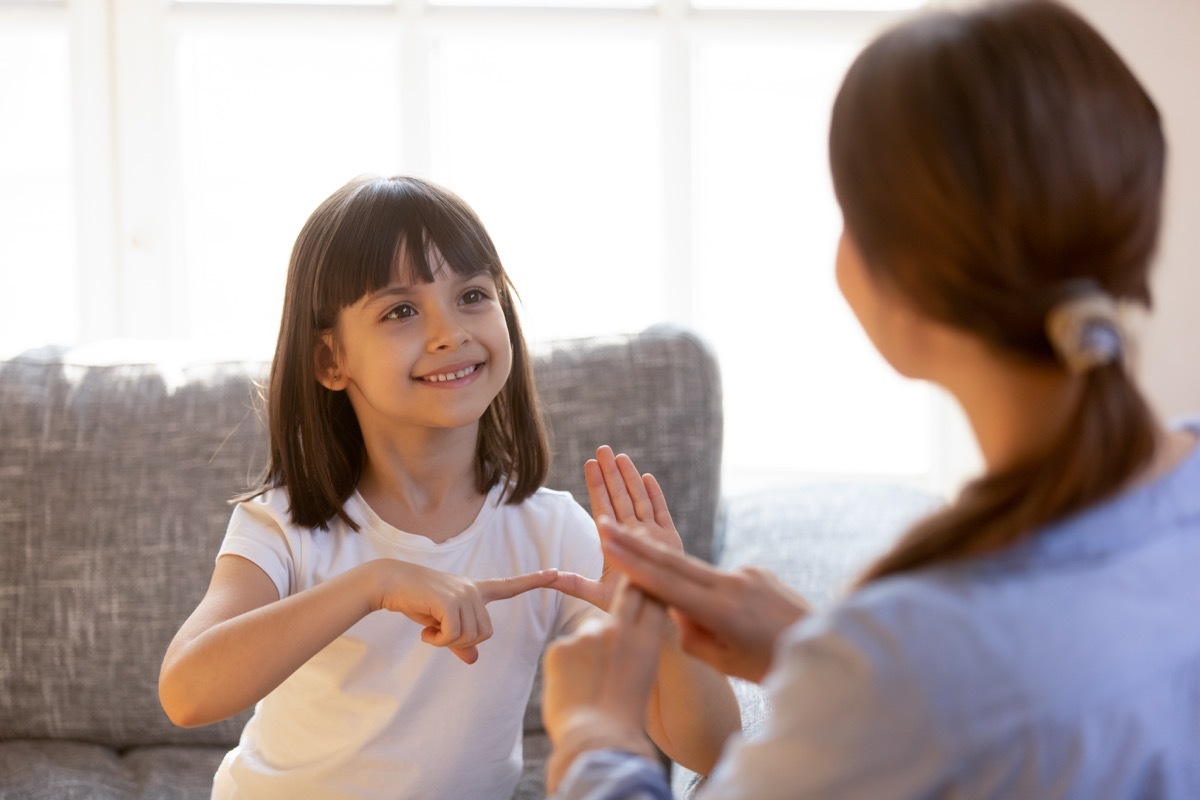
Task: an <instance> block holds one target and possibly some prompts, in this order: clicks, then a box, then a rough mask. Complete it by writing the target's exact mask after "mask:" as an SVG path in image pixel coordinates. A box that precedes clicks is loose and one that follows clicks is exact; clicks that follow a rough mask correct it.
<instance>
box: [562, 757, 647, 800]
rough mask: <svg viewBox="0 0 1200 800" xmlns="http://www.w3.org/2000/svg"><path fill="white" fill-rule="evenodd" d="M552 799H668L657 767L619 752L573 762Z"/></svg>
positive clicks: (641, 758)
mask: <svg viewBox="0 0 1200 800" xmlns="http://www.w3.org/2000/svg"><path fill="white" fill-rule="evenodd" d="M552 800H671V789H670V787H669V786H668V785H667V779H666V775H664V774H663V769H662V767H661V766H660V765H658V764H654V763H652V762H650V761H647V760H646V759H645V758H643V757H641V756H637V755H633V754H632V753H624V752H621V751H619V750H593V751H591V752H589V753H584V754H583V755H581V756H579V758H577V759H575V763H573V764H572V765H571V767H570V769H568V770H567V774H566V775H565V776H564V777H563V781H562V785H561V786H559V787H558V792H556V793H555V795H554V797H553V798H552Z"/></svg>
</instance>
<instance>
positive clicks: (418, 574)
mask: <svg viewBox="0 0 1200 800" xmlns="http://www.w3.org/2000/svg"><path fill="white" fill-rule="evenodd" d="M555 574H556V573H555V572H554V570H544V571H542V572H535V573H531V574H528V575H519V576H516V577H513V578H499V579H488V580H478V581H476V580H471V579H469V578H464V577H461V576H457V575H449V574H446V573H442V572H437V571H436V570H431V569H426V568H425V567H421V566H418V565H416V564H409V563H407V562H404V561H398V560H395V559H379V560H376V561H370V562H367V563H365V564H361V565H359V566H357V567H354V568H353V569H350V570H347V571H346V572H344V573H342V574H341V575H338V576H337V577H335V578H332V579H330V580H328V581H325V582H324V583H321V584H319V585H317V586H314V587H312V588H310V589H306V590H304V591H302V592H299V593H297V594H295V595H292V596H290V597H286V598H283V599H280V598H279V593H278V590H277V589H276V588H275V584H274V583H273V582H272V581H271V579H270V578H269V577H267V575H266V573H265V572H263V571H262V570H261V569H260V568H259V567H258V566H256V565H255V564H254V563H252V562H251V561H249V560H247V559H244V558H242V557H240V556H235V555H225V556H222V557H220V558H218V559H217V564H216V567H215V569H214V570H213V577H212V581H211V583H210V584H209V587H208V591H207V592H206V593H205V595H204V599H203V600H201V601H200V605H199V606H197V608H196V610H195V611H194V612H192V615H191V616H190V617H188V619H187V621H186V622H185V623H184V624H183V627H182V628H180V630H179V633H177V634H176V635H175V639H174V640H173V641H172V642H171V645H170V647H168V648H167V653H166V656H165V657H164V658H163V664H162V669H161V671H160V673H159V682H158V693H159V700H160V702H161V703H162V706H163V709H164V710H165V711H166V712H167V716H168V717H170V719H171V721H172V722H174V723H175V724H176V725H181V726H184V727H194V726H197V725H207V724H210V723H213V722H218V721H220V720H222V719H226V718H227V717H231V716H233V715H234V714H237V713H239V712H241V711H243V710H245V709H247V708H249V707H250V706H252V705H254V703H256V702H258V701H259V700H261V699H262V698H263V697H265V696H266V695H267V694H268V693H269V692H271V690H273V689H274V688H275V687H276V686H278V685H279V684H281V683H282V682H283V681H284V680H286V679H287V678H288V676H290V675H291V674H292V673H293V672H295V671H296V670H297V669H298V668H299V667H300V666H301V665H303V664H304V663H305V662H306V661H308V660H309V659H310V658H312V657H313V656H314V655H316V654H317V653H318V652H320V651H321V650H322V649H323V648H324V647H326V646H327V645H328V644H330V643H331V642H332V641H333V640H334V639H336V638H337V637H338V636H340V635H342V634H343V633H345V631H346V630H347V629H349V628H350V627H351V626H352V625H354V624H355V623H356V622H358V621H359V620H360V619H362V618H363V617H365V616H366V615H367V614H370V613H372V612H374V611H379V610H388V611H397V612H400V613H402V614H404V615H405V616H407V617H409V618H410V619H412V620H414V621H416V622H418V623H419V624H421V625H423V626H425V630H424V631H422V633H421V639H422V640H423V641H425V642H426V643H428V644H431V645H435V646H439V647H449V648H450V649H451V650H452V651H453V652H454V654H455V655H456V656H458V657H459V658H460V659H462V660H463V661H465V662H466V663H468V664H470V663H473V662H474V661H475V659H476V658H477V657H478V651H477V650H476V647H475V646H476V645H477V644H478V643H479V642H482V641H483V640H485V639H487V638H488V637H489V636H491V635H492V627H491V622H490V619H489V617H488V614H487V610H486V608H485V606H486V604H487V603H489V602H491V601H492V600H500V599H503V598H507V597H513V596H515V595H517V594H520V593H522V592H525V591H528V590H530V589H535V588H538V587H541V586H545V585H547V584H548V583H550V582H551V581H553V580H554V578H555Z"/></svg>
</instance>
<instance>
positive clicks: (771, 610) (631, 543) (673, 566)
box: [599, 520, 811, 683]
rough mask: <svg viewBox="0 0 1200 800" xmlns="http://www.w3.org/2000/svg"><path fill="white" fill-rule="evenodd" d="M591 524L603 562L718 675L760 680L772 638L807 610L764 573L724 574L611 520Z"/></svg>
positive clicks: (752, 569)
mask: <svg viewBox="0 0 1200 800" xmlns="http://www.w3.org/2000/svg"><path fill="white" fill-rule="evenodd" d="M599 527H600V535H601V541H602V544H603V546H604V554H605V564H606V565H609V564H611V565H612V567H613V568H614V569H617V570H619V571H620V572H621V573H622V574H623V575H625V576H627V577H628V579H629V581H630V583H632V584H633V585H635V586H637V587H638V588H640V589H642V590H643V591H645V592H646V593H647V594H648V595H650V596H651V597H655V598H658V599H659V600H661V601H662V602H664V603H666V604H667V605H668V606H669V607H670V612H671V616H672V617H673V618H674V620H675V622H676V624H677V625H678V626H679V633H680V646H681V647H682V648H683V650H684V651H685V652H687V653H690V654H692V655H693V656H695V657H697V658H699V659H701V660H702V661H705V662H706V663H708V664H709V665H710V666H712V667H715V668H716V669H718V670H720V671H721V672H723V673H725V674H726V675H734V676H737V677H739V678H745V679H746V680H750V681H753V682H755V683H758V682H759V681H761V680H762V679H763V677H764V676H765V675H766V674H767V672H768V670H770V668H771V659H772V657H773V655H774V651H775V641H776V640H777V639H778V638H779V635H780V634H781V633H783V631H784V630H786V629H787V628H788V627H790V626H791V625H792V624H793V623H795V622H796V621H797V620H799V619H800V618H802V617H804V616H806V615H807V614H808V613H809V612H810V610H811V609H810V608H809V605H808V603H807V602H805V600H804V598H803V597H801V596H800V595H798V594H797V593H796V592H794V591H792V589H790V588H789V587H787V586H786V585H784V583H783V582H782V581H780V580H779V578H777V577H776V576H775V575H774V574H773V573H772V572H770V571H769V570H766V569H762V568H761V567H743V568H741V569H739V570H736V571H733V572H727V571H724V570H720V569H717V568H716V567H713V566H711V565H710V564H707V563H705V562H704V561H701V560H700V559H698V558H695V557H693V556H689V555H687V554H686V553H684V552H682V551H680V550H678V549H676V548H672V547H669V546H667V545H664V544H661V543H659V542H656V541H653V540H651V538H650V537H649V536H647V535H645V534H644V533H643V532H641V531H639V530H637V529H631V528H629V527H628V526H624V525H620V524H618V523H616V522H614V521H612V520H601V522H600V524H599Z"/></svg>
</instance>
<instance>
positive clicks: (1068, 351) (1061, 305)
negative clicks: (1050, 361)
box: [1046, 280, 1126, 375]
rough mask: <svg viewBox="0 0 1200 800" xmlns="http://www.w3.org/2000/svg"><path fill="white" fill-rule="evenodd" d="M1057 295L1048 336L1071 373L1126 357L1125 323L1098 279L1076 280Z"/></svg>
mask: <svg viewBox="0 0 1200 800" xmlns="http://www.w3.org/2000/svg"><path fill="white" fill-rule="evenodd" d="M1057 296H1058V298H1059V299H1058V301H1057V302H1055V303H1054V304H1053V305H1052V306H1051V308H1050V311H1049V312H1048V313H1047V314H1046V336H1047V338H1049V340H1050V344H1051V345H1052V346H1053V347H1054V352H1055V353H1056V354H1057V355H1058V358H1059V360H1060V361H1062V362H1063V363H1064V364H1065V365H1066V367H1067V369H1068V370H1069V371H1070V372H1071V374H1073V375H1080V374H1082V373H1084V372H1087V371H1088V370H1090V369H1093V368H1095V367H1099V366H1103V365H1105V364H1110V363H1112V362H1114V361H1118V362H1123V361H1124V360H1125V350H1126V331H1125V325H1124V324H1123V322H1122V320H1121V316H1122V314H1121V309H1120V308H1119V306H1118V304H1117V302H1116V301H1115V300H1114V299H1113V297H1112V295H1110V294H1109V293H1108V292H1106V291H1104V289H1102V288H1101V287H1100V285H1099V284H1097V283H1096V282H1095V281H1092V280H1077V281H1069V282H1068V283H1066V284H1065V285H1064V286H1063V288H1062V290H1061V291H1059V292H1058V293H1057Z"/></svg>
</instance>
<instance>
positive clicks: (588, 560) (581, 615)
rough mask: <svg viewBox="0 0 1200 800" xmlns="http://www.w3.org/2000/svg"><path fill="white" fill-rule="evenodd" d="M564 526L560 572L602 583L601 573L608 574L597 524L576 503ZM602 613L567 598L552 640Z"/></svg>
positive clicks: (565, 518) (569, 597)
mask: <svg viewBox="0 0 1200 800" xmlns="http://www.w3.org/2000/svg"><path fill="white" fill-rule="evenodd" d="M562 525H563V531H562V537H563V542H562V562H561V563H560V564H558V565H557V566H558V568H559V569H561V570H564V571H566V572H574V573H577V574H579V575H582V576H584V577H585V578H590V579H592V580H599V579H600V573H601V572H603V571H604V553H603V552H602V551H601V550H600V534H599V533H598V532H597V531H596V522H595V521H594V520H593V519H592V516H591V514H589V513H588V512H587V511H586V510H584V508H583V507H582V506H581V505H579V504H578V503H576V502H575V501H573V500H572V501H571V502H570V503H567V507H566V512H565V513H564V515H563V521H562ZM602 613H604V612H602V611H601V610H600V609H598V608H596V607H595V606H594V605H592V604H591V603H589V602H587V601H586V600H580V599H579V598H578V597H571V596H570V595H563V596H562V605H561V606H560V607H559V612H558V619H557V620H556V621H555V626H554V630H553V631H552V632H551V638H555V637H558V636H562V635H563V634H567V633H570V632H571V631H573V630H575V629H576V628H577V627H578V626H579V624H580V623H581V622H583V620H585V619H587V617H589V616H591V615H592V614H602Z"/></svg>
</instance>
